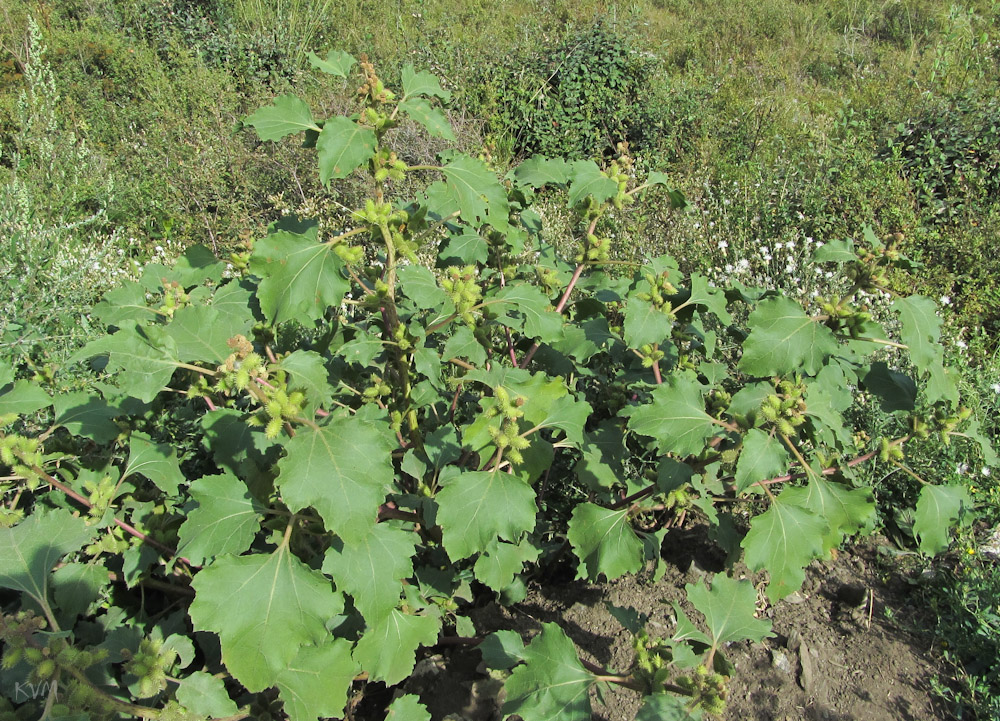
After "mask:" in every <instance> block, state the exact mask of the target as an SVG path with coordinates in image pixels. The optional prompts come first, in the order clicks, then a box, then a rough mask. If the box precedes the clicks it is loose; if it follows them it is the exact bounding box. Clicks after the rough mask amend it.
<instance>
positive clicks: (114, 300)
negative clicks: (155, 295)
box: [93, 282, 160, 326]
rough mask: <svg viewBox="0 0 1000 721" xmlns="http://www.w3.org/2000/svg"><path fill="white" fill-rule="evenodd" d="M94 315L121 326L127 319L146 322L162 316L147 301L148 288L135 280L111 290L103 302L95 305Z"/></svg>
mask: <svg viewBox="0 0 1000 721" xmlns="http://www.w3.org/2000/svg"><path fill="white" fill-rule="evenodd" d="M93 312H94V315H95V316H97V317H98V318H100V319H101V322H102V323H104V324H105V325H109V326H120V325H121V324H122V323H124V322H125V321H137V322H139V323H145V322H147V321H150V320H153V319H154V318H157V317H159V316H160V313H158V312H157V311H156V310H155V309H153V308H150V307H149V304H148V303H147V301H146V289H145V288H144V287H142V286H141V285H139V284H138V283H135V282H129V283H125V284H124V285H123V286H121V287H120V288H115V289H113V290H109V291H108V292H107V293H105V294H104V298H102V299H101V302H100V303H98V304H97V305H95V306H94V311H93Z"/></svg>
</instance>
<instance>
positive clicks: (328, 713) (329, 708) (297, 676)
mask: <svg viewBox="0 0 1000 721" xmlns="http://www.w3.org/2000/svg"><path fill="white" fill-rule="evenodd" d="M358 670H359V668H358V664H357V662H356V661H355V660H354V659H353V658H351V644H350V642H349V641H345V640H344V639H342V638H337V639H330V640H327V641H326V642H325V643H323V644H322V645H319V646H303V647H302V648H300V649H299V653H298V655H297V656H296V657H295V658H294V659H292V662H291V663H290V664H288V666H287V667H286V668H284V669H282V670H281V671H280V673H278V675H277V677H276V679H275V681H276V682H277V686H278V693H280V694H281V700H282V702H283V703H284V706H285V713H286V714H288V718H290V719H291V721H317V719H326V718H340V717H341V716H342V715H343V713H344V706H345V705H346V704H347V691H348V690H349V689H350V687H351V684H352V683H353V682H354V677H355V676H356V675H357V674H358Z"/></svg>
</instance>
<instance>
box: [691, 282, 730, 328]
mask: <svg viewBox="0 0 1000 721" xmlns="http://www.w3.org/2000/svg"><path fill="white" fill-rule="evenodd" d="M687 302H688V303H693V304H695V305H702V306H705V307H706V308H708V310H709V311H710V312H711V313H713V314H714V315H715V317H716V318H718V319H719V320H720V321H722V322H723V323H724V324H726V325H729V324H730V323H732V322H733V317H732V316H731V315H730V314H729V311H728V310H727V309H726V294H725V293H723V292H722V291H721V290H719V289H718V288H713V287H711V286H710V285H709V284H708V279H707V278H705V277H704V276H701V275H698V274H695V275H692V276H691V297H690V298H689V299H688V301H687Z"/></svg>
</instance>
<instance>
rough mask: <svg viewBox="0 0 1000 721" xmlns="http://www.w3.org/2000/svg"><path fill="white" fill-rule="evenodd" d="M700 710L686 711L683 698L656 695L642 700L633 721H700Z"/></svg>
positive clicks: (670, 695) (665, 694)
mask: <svg viewBox="0 0 1000 721" xmlns="http://www.w3.org/2000/svg"><path fill="white" fill-rule="evenodd" d="M702 718H703V717H702V713H701V709H700V708H698V707H695V708H694V709H690V710H689V709H688V707H687V702H686V701H685V700H684V697H683V696H674V695H673V694H671V693H657V694H653V695H652V696H647V697H646V698H645V699H643V702H642V708H640V709H639V713H638V714H636V717H635V721H701V719H702Z"/></svg>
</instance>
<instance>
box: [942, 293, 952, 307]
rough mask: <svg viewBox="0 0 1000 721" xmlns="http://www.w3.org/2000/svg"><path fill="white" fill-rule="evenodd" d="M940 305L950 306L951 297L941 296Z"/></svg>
mask: <svg viewBox="0 0 1000 721" xmlns="http://www.w3.org/2000/svg"><path fill="white" fill-rule="evenodd" d="M941 305H951V297H950V296H947V295H942V296H941Z"/></svg>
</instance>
